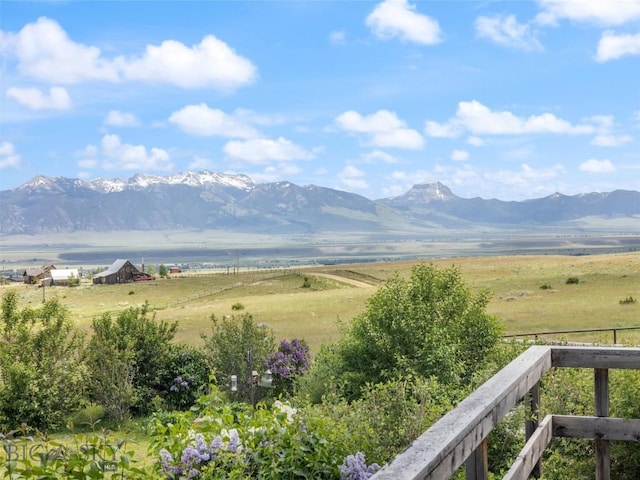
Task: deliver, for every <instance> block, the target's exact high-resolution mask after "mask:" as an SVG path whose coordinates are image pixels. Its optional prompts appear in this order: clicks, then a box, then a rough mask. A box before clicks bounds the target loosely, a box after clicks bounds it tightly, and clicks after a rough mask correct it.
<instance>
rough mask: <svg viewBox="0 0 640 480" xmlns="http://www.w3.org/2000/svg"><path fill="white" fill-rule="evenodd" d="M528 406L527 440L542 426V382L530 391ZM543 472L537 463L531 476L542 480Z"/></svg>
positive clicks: (525, 426) (525, 429) (525, 427)
mask: <svg viewBox="0 0 640 480" xmlns="http://www.w3.org/2000/svg"><path fill="white" fill-rule="evenodd" d="M527 404H528V405H527V406H528V409H527V419H526V421H525V424H524V431H525V437H526V439H527V440H529V439H530V438H531V436H532V435H533V433H534V432H535V431H536V429H537V428H538V425H539V424H540V408H539V407H540V382H536V384H535V385H534V386H533V387H532V388H531V390H529V394H528V395H527ZM541 471H542V469H541V467H540V462H537V463H536V465H535V466H534V467H533V470H532V471H531V475H532V476H533V477H535V478H540V476H541V475H542V473H541Z"/></svg>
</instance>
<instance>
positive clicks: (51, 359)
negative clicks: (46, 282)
mask: <svg viewBox="0 0 640 480" xmlns="http://www.w3.org/2000/svg"><path fill="white" fill-rule="evenodd" d="M82 354H83V335H82V334H81V333H80V331H79V330H77V329H76V328H75V327H74V326H73V325H72V324H71V322H70V321H69V319H68V312H67V310H66V309H65V308H64V306H63V305H62V304H61V303H60V302H59V301H58V300H57V299H51V300H47V301H46V302H45V303H43V304H42V306H41V307H39V308H35V309H34V308H30V307H27V308H24V309H22V310H21V309H19V308H18V298H17V295H16V293H15V292H8V293H7V294H5V295H4V297H3V298H2V316H1V317H0V431H2V430H3V428H2V426H3V425H5V429H6V426H8V427H9V428H12V427H15V426H17V425H20V424H21V423H26V424H29V425H30V426H33V427H36V428H39V429H55V428H59V427H61V426H63V425H64V419H65V417H66V415H67V414H68V413H69V412H73V411H75V410H76V409H77V408H78V407H79V406H80V404H81V402H82V401H83V399H84V398H85V385H86V382H87V378H88V371H87V368H86V366H85V364H84V362H83V361H82Z"/></svg>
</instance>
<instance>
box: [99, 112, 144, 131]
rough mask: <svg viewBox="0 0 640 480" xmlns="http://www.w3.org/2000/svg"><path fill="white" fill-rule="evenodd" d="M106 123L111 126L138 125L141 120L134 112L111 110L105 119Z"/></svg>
mask: <svg viewBox="0 0 640 480" xmlns="http://www.w3.org/2000/svg"><path fill="white" fill-rule="evenodd" d="M104 124H105V125H107V126H109V127H137V126H139V125H140V120H138V118H137V117H136V116H135V115H134V114H133V113H128V112H121V111H120V110H110V111H109V113H108V114H107V117H106V118H105V119H104Z"/></svg>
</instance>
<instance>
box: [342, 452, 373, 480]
mask: <svg viewBox="0 0 640 480" xmlns="http://www.w3.org/2000/svg"><path fill="white" fill-rule="evenodd" d="M378 470H380V466H379V465H378V464H377V463H372V464H371V465H369V466H367V462H366V460H365V457H364V453H362V452H358V453H356V454H355V455H349V456H348V457H347V458H345V459H344V463H343V464H342V465H341V466H340V480H368V479H369V478H371V477H372V476H373V474H374V473H376V472H377V471H378Z"/></svg>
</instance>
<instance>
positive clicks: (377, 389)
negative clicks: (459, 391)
mask: <svg viewBox="0 0 640 480" xmlns="http://www.w3.org/2000/svg"><path fill="white" fill-rule="evenodd" d="M451 396H452V395H451V392H450V391H449V389H448V388H447V387H445V386H444V385H442V384H440V383H439V382H438V380H437V379H436V378H435V377H431V378H428V379H424V378H417V377H407V378H402V379H397V380H392V381H389V382H385V383H379V384H376V385H367V386H366V387H365V388H364V390H363V392H362V396H361V398H360V399H358V400H355V401H351V402H350V401H347V400H345V399H343V398H339V397H336V396H335V395H333V394H331V393H329V394H327V395H326V396H325V399H324V401H323V402H322V403H321V404H319V405H308V406H306V407H303V409H302V411H303V413H304V414H311V413H313V414H314V415H317V416H318V417H320V418H323V419H324V421H325V422H326V423H327V424H328V425H330V427H331V429H333V430H335V431H336V432H341V435H343V436H344V438H343V439H342V440H341V442H343V443H344V444H345V445H346V447H347V450H350V451H362V452H363V453H364V454H365V455H366V457H367V458H370V459H372V460H375V461H376V462H380V463H383V462H387V461H389V460H391V459H392V458H393V457H394V456H395V455H397V454H398V453H400V452H401V451H402V450H404V449H405V448H406V447H407V446H408V445H410V444H411V442H413V440H415V439H416V438H417V437H418V436H420V434H422V433H423V432H424V431H425V430H427V428H429V427H430V426H431V425H432V424H433V423H434V422H435V421H436V420H437V419H438V418H440V417H441V416H442V415H444V414H445V413H446V412H447V411H448V410H450V409H451V408H452V407H451V401H450V397H451Z"/></svg>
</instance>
